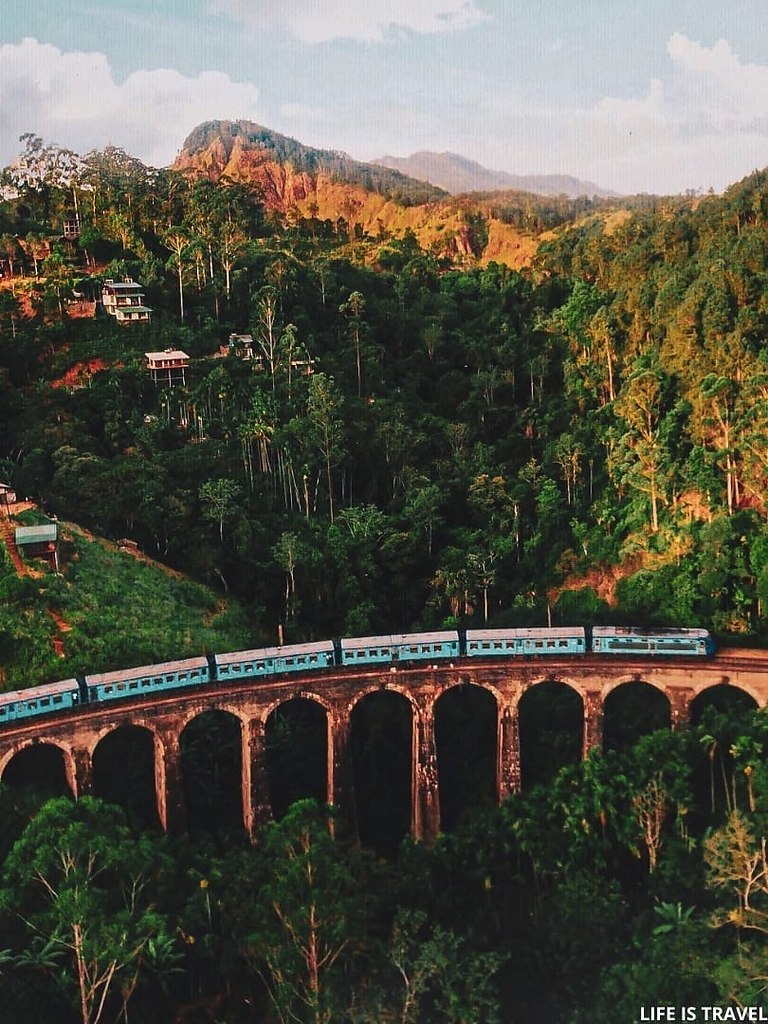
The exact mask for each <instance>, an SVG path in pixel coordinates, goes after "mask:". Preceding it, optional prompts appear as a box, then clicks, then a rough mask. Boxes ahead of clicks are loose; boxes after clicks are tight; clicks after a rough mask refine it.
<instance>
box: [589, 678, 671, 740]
mask: <svg viewBox="0 0 768 1024" xmlns="http://www.w3.org/2000/svg"><path fill="white" fill-rule="evenodd" d="M603 711H604V717H603V747H604V749H605V750H628V749H629V748H630V747H632V746H633V745H634V744H635V743H637V741H638V740H639V739H640V737H641V736H647V735H648V734H649V733H652V732H656V731H657V730H659V729H669V728H670V727H671V723H672V713H671V712H672V709H671V706H670V702H669V698H668V697H667V696H666V694H665V693H662V691H661V690H659V689H658V688H657V687H656V686H653V685H652V684H651V683H646V682H644V681H643V680H637V679H634V680H631V681H629V682H625V683H619V685H618V686H616V687H614V688H613V689H612V690H611V691H610V693H609V694H608V695H607V697H606V698H605V701H604V702H603Z"/></svg>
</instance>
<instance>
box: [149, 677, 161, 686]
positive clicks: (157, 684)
mask: <svg viewBox="0 0 768 1024" xmlns="http://www.w3.org/2000/svg"><path fill="white" fill-rule="evenodd" d="M162 681H163V678H162V676H155V678H154V679H152V680H150V682H153V683H154V684H155V686H159V685H160V684H161V683H162Z"/></svg>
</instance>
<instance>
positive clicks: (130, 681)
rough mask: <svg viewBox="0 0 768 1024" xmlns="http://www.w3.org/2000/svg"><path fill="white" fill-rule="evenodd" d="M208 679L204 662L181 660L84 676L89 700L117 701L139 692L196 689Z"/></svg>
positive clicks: (204, 659) (202, 660) (209, 674)
mask: <svg viewBox="0 0 768 1024" xmlns="http://www.w3.org/2000/svg"><path fill="white" fill-rule="evenodd" d="M210 680H211V671H210V666H209V664H208V659H207V658H204V657H199V658H185V659H183V660H182V661H166V662H163V663H161V664H159V665H141V666H139V667H138V668H127V669H122V670H120V671H116V672H101V673H98V674H96V675H90V676H86V684H87V687H88V700H89V701H109V700H120V699H121V698H123V697H136V696H139V694H143V693H158V692H162V691H164V690H176V689H180V688H182V687H186V686H199V685H203V684H204V683H208V682H210Z"/></svg>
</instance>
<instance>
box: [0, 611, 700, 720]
mask: <svg viewBox="0 0 768 1024" xmlns="http://www.w3.org/2000/svg"><path fill="white" fill-rule="evenodd" d="M714 652H715V644H714V641H713V639H712V637H711V635H710V634H709V632H708V631H707V630H706V629H685V628H683V629H672V628H657V629H642V628H640V627H634V626H592V627H584V626H561V627H547V628H522V629H467V630H442V631H438V632H434V633H400V634H394V635H389V636H367V637H349V638H344V639H341V640H321V641H317V642H314V643H306V644H289V645H287V646H283V647H263V648H259V649H258V650H252V651H235V652H232V653H228V654H216V655H214V654H208V655H204V656H203V655H201V656H199V657H195V658H185V659H183V660H181V661H168V662H163V663H161V664H157V665H144V666H141V667H139V668H130V669H121V670H117V671H114V672H101V673H96V674H93V675H85V676H78V677H77V678H72V679H64V680H61V681H60V682H57V683H45V684H44V685H42V686H32V687H30V688H29V689H26V690H14V691H11V692H7V693H3V694H0V726H1V725H2V724H3V723H4V722H9V721H15V720H17V719H23V718H32V717H35V716H42V715H48V714H52V713H54V712H58V711H66V710H67V709H71V708H76V707H80V706H82V705H84V704H104V703H108V702H109V701H113V700H121V699H124V698H127V697H138V696H141V695H145V694H148V693H163V692H166V691H169V690H177V689H186V688H189V687H196V686H204V685H205V684H207V683H216V682H226V681H228V680H240V679H242V680H248V679H269V678H270V677H272V676H283V675H286V674H290V673H294V672H305V673H306V672H313V671H319V670H322V669H328V668H336V667H343V666H350V667H351V666H357V667H360V666H366V665H386V664H390V665H392V664H398V663H405V664H418V663H419V662H429V663H431V662H440V661H448V662H453V661H455V660H457V659H463V658H516V657H528V658H530V657H547V656H550V657H551V656H553V655H561V656H570V655H584V654H587V653H593V654H598V655H608V656H619V655H638V654H639V655H651V656H656V655H662V656H686V657H709V656H711V655H712V654H714Z"/></svg>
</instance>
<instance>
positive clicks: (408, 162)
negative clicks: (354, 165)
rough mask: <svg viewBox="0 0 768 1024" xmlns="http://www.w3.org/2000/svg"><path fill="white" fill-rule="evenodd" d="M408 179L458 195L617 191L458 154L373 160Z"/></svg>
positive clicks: (604, 193) (421, 153) (573, 195)
mask: <svg viewBox="0 0 768 1024" xmlns="http://www.w3.org/2000/svg"><path fill="white" fill-rule="evenodd" d="M373 162H374V163H376V164H380V165H381V166H382V167H389V168H391V169H392V170H397V171H400V172H401V173H403V174H406V175H408V176H409V177H413V178H418V179H420V180H422V181H427V182H429V183H430V184H432V185H436V186H437V187H438V188H442V189H444V190H445V191H446V192H450V193H451V194H452V195H457V194H459V193H463V192H498V191H507V190H510V189H515V190H517V191H520V192H533V193H534V194H536V195H542V196H558V195H566V196H569V197H570V198H572V199H575V198H577V197H578V196H585V195H586V196H600V197H616V196H617V193H616V192H611V191H610V190H609V189H605V188H602V187H601V186H600V185H596V184H595V183H594V182H591V181H582V180H580V179H579V178H574V177H572V176H571V175H568V174H527V175H519V174H508V173H507V172H506V171H492V170H489V169H488V168H487V167H483V166H482V165H481V164H479V163H477V161H475V160H470V159H469V158H468V157H465V156H461V155H460V154H458V153H450V152H443V153H434V152H431V151H430V150H419V151H418V152H416V153H412V154H411V155H410V156H408V157H394V156H383V157H380V158H379V159H378V160H374V161H373Z"/></svg>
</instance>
